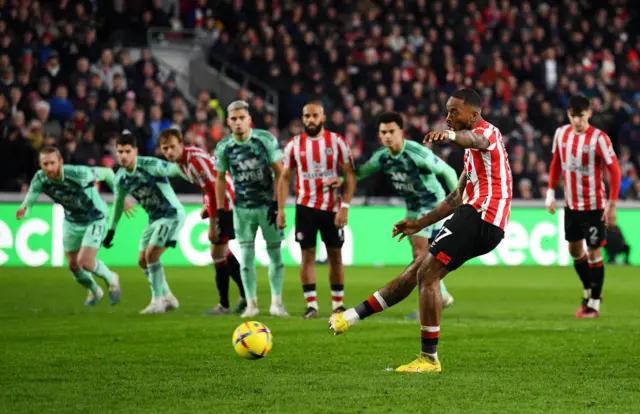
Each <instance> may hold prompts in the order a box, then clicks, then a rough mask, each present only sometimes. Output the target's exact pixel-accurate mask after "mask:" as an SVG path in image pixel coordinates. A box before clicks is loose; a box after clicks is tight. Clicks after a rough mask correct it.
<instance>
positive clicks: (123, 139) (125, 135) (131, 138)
mask: <svg viewBox="0 0 640 414" xmlns="http://www.w3.org/2000/svg"><path fill="white" fill-rule="evenodd" d="M136 141H137V140H136V137H135V135H133V134H132V133H131V132H130V131H128V130H126V129H125V130H124V131H122V133H121V134H120V136H119V137H118V140H117V141H116V144H118V145H131V146H132V147H133V148H138V143H137V142H136Z"/></svg>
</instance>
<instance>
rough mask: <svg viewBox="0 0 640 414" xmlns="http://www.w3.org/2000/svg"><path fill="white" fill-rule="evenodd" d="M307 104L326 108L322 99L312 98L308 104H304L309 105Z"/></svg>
mask: <svg viewBox="0 0 640 414" xmlns="http://www.w3.org/2000/svg"><path fill="white" fill-rule="evenodd" d="M307 105H318V106H319V107H321V108H324V104H323V103H322V101H321V100H320V99H312V100H310V101H309V102H307V103H306V104H304V106H307Z"/></svg>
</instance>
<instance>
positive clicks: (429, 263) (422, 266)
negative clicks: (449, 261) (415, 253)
mask: <svg viewBox="0 0 640 414" xmlns="http://www.w3.org/2000/svg"><path fill="white" fill-rule="evenodd" d="M418 259H419V260H418V263H419V266H418V272H417V278H418V284H420V285H429V284H434V283H439V282H440V276H439V275H438V272H436V271H435V269H434V267H436V265H437V264H439V263H440V262H438V261H437V260H436V259H435V257H433V256H431V255H427V254H426V253H420V255H419V257H418Z"/></svg>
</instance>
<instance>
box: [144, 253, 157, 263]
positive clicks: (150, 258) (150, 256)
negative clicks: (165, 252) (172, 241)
mask: <svg viewBox="0 0 640 414" xmlns="http://www.w3.org/2000/svg"><path fill="white" fill-rule="evenodd" d="M144 258H145V260H146V262H147V264H149V263H156V262H157V261H159V260H160V255H159V254H158V253H157V252H156V251H155V250H147V251H146V252H145V254H144Z"/></svg>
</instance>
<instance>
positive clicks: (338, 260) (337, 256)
mask: <svg viewBox="0 0 640 414" xmlns="http://www.w3.org/2000/svg"><path fill="white" fill-rule="evenodd" d="M327 259H328V260H329V264H330V265H332V266H341V265H342V249H327Z"/></svg>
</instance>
